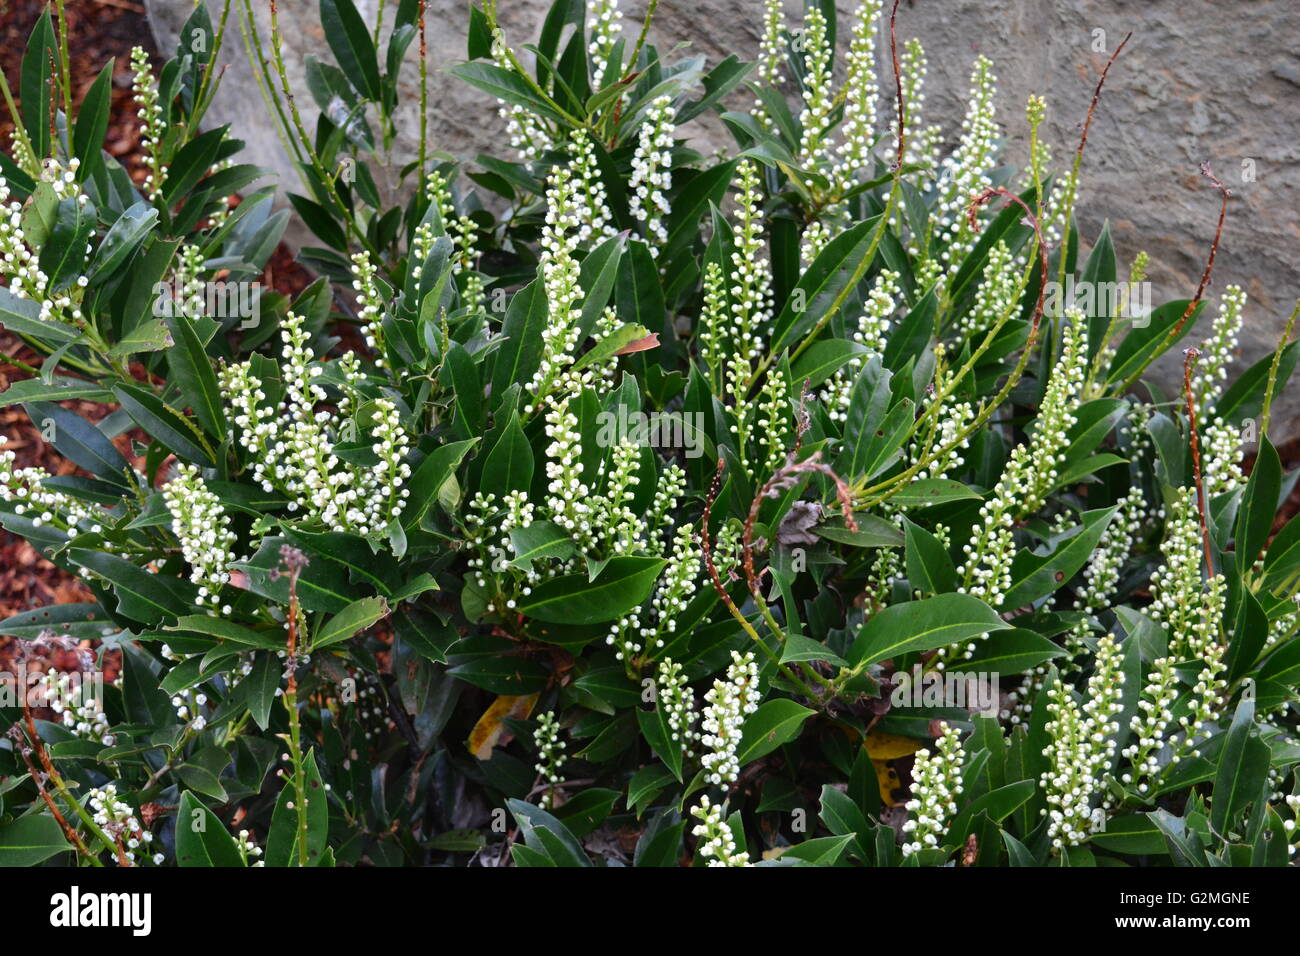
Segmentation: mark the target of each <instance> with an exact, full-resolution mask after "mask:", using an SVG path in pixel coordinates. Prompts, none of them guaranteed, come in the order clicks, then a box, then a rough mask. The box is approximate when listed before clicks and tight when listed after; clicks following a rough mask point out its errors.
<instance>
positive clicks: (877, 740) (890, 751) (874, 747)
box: [867, 730, 925, 760]
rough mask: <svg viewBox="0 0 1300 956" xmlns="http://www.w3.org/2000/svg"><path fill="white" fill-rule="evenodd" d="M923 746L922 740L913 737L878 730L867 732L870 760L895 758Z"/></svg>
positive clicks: (904, 755)
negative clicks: (883, 732)
mask: <svg viewBox="0 0 1300 956" xmlns="http://www.w3.org/2000/svg"><path fill="white" fill-rule="evenodd" d="M924 746H925V741H924V740H916V739H915V738H913V737H900V736H898V734H882V733H880V731H878V730H873V731H872V732H871V733H869V734H867V754H868V755H869V756H870V757H871V759H872V760H897V759H898V758H899V757H906V756H908V755H909V754H914V753H916V752H917V751H918V750H920V749H921V748H922V747H924Z"/></svg>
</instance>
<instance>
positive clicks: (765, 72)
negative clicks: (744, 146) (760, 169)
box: [751, 0, 785, 129]
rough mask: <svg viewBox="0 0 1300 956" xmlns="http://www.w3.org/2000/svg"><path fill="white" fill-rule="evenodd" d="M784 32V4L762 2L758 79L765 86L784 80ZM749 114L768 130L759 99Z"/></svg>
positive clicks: (767, 118) (778, 0)
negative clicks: (782, 35)
mask: <svg viewBox="0 0 1300 956" xmlns="http://www.w3.org/2000/svg"><path fill="white" fill-rule="evenodd" d="M784 30H785V4H784V3H783V2H782V0H763V36H762V37H761V38H760V40H759V44H758V46H759V52H758V79H759V81H760V82H761V83H764V84H765V85H767V86H771V87H777V86H780V85H781V83H782V82H783V81H784V80H785V72H784V70H783V69H782V66H783V64H784V62H785V49H784V44H783V42H782V39H781V34H782V33H783V32H784ZM751 113H752V115H753V117H754V119H756V120H757V121H758V123H759V125H761V126H763V127H765V128H768V129H770V128H771V127H772V125H773V121H772V118H771V117H770V116H768V115H767V111H766V109H764V107H763V101H762V100H761V99H756V100H754V108H753V109H752V110H751Z"/></svg>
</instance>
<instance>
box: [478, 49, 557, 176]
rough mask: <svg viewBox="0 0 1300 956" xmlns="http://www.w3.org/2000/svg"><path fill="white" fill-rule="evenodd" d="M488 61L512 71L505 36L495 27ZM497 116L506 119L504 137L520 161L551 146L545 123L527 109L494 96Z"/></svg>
mask: <svg viewBox="0 0 1300 956" xmlns="http://www.w3.org/2000/svg"><path fill="white" fill-rule="evenodd" d="M492 61H493V62H494V63H495V64H496V65H497V66H499V67H501V68H502V69H506V70H512V69H513V65H512V64H511V62H510V57H509V56H508V55H507V53H506V43H505V37H503V36H502V35H501V31H500V29H498V30H497V31H496V32H495V34H494V35H493V37H492ZM497 103H498V104H499V106H500V108H499V110H498V113H499V115H500V116H501V118H502V119H503V120H505V121H506V136H508V137H509V138H510V145H511V146H512V147H514V149H515V150H516V151H517V152H518V153H519V158H520V160H522V161H524V162H528V161H531V160H534V159H537V157H539V156H541V155H542V154H543V153H545V152H546V151H547V150H549V149H551V148H553V146H554V145H555V144H554V140H553V139H552V137H551V133H550V131H549V130H547V128H546V125H545V124H544V123H543V122H542V121H541V120H540V119H539V118H538V117H537V116H536V115H535V114H534V113H533V112H532V111H531V110H529V109H527V108H526V107H523V106H518V105H515V104H510V103H507V102H506V101H505V100H502V99H498V100H497Z"/></svg>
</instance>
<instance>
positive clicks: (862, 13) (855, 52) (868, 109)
mask: <svg viewBox="0 0 1300 956" xmlns="http://www.w3.org/2000/svg"><path fill="white" fill-rule="evenodd" d="M881 7H882V0H863V2H862V3H860V4H859V5H858V9H857V12H856V13H855V14H854V20H853V37H852V39H851V40H850V41H849V54H848V59H847V64H848V78H847V79H846V80H845V83H844V94H845V95H844V125H843V127H842V136H843V141H842V142H841V143H840V145H839V150H838V162H837V167H836V178H837V179H838V181H839V184H840V187H841V188H846V187H849V186H852V185H853V182H854V181H855V179H856V178H857V176H858V174H859V172H860V171H864V170H865V171H867V172H870V169H871V146H872V143H873V142H874V141H875V138H876V109H877V101H878V100H879V98H880V87H879V85H878V83H877V81H876V30H877V28H878V26H879V20H880V11H881Z"/></svg>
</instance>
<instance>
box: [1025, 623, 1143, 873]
mask: <svg viewBox="0 0 1300 956" xmlns="http://www.w3.org/2000/svg"><path fill="white" fill-rule="evenodd" d="M1123 686H1124V671H1123V653H1122V651H1121V650H1120V648H1119V645H1118V644H1117V643H1116V642H1115V638H1114V637H1113V636H1112V635H1109V634H1108V635H1106V636H1105V637H1103V638H1102V639H1101V640H1100V641H1099V642H1098V644H1097V656H1096V660H1095V666H1094V670H1093V673H1092V677H1091V678H1090V679H1089V680H1088V687H1087V693H1086V695H1085V699H1084V703H1083V705H1082V706H1080V705H1079V704H1078V703H1076V702H1075V700H1074V698H1073V697H1072V696H1071V692H1070V688H1069V687H1068V686H1067V685H1066V684H1065V683H1064V682H1063V681H1061V680H1060V679H1059V678H1058V679H1057V680H1056V682H1055V683H1054V684H1053V685H1052V686H1051V688H1049V690H1048V705H1047V708H1048V713H1049V714H1050V716H1051V720H1049V721H1048V722H1047V725H1046V729H1047V733H1048V736H1049V743H1048V745H1047V751H1046V753H1047V759H1048V770H1046V771H1045V772H1044V773H1043V776H1042V786H1043V790H1044V791H1045V793H1046V797H1047V808H1046V809H1045V810H1044V811H1043V813H1044V814H1045V815H1046V816H1047V818H1048V827H1047V835H1048V837H1049V839H1050V840H1051V841H1052V848H1053V850H1054V851H1055V852H1059V851H1060V850H1062V849H1063V848H1065V847H1068V846H1077V845H1078V844H1080V843H1082V842H1083V841H1084V840H1086V839H1087V838H1088V834H1089V832H1090V831H1091V829H1092V826H1093V817H1094V808H1093V804H1094V802H1097V801H1098V800H1100V799H1101V798H1102V797H1103V790H1104V783H1103V780H1102V776H1103V774H1104V773H1105V772H1106V771H1107V770H1108V769H1109V767H1110V764H1111V762H1112V760H1113V759H1114V756H1115V739H1114V738H1115V734H1116V733H1117V732H1118V730H1119V722H1118V721H1117V720H1116V719H1115V717H1116V715H1118V714H1119V712H1120V710H1122V709H1123V701H1122V699H1121V697H1122V693H1123ZM1096 812H1097V813H1104V812H1105V811H1104V808H1103V807H1098V808H1097V810H1096Z"/></svg>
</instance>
